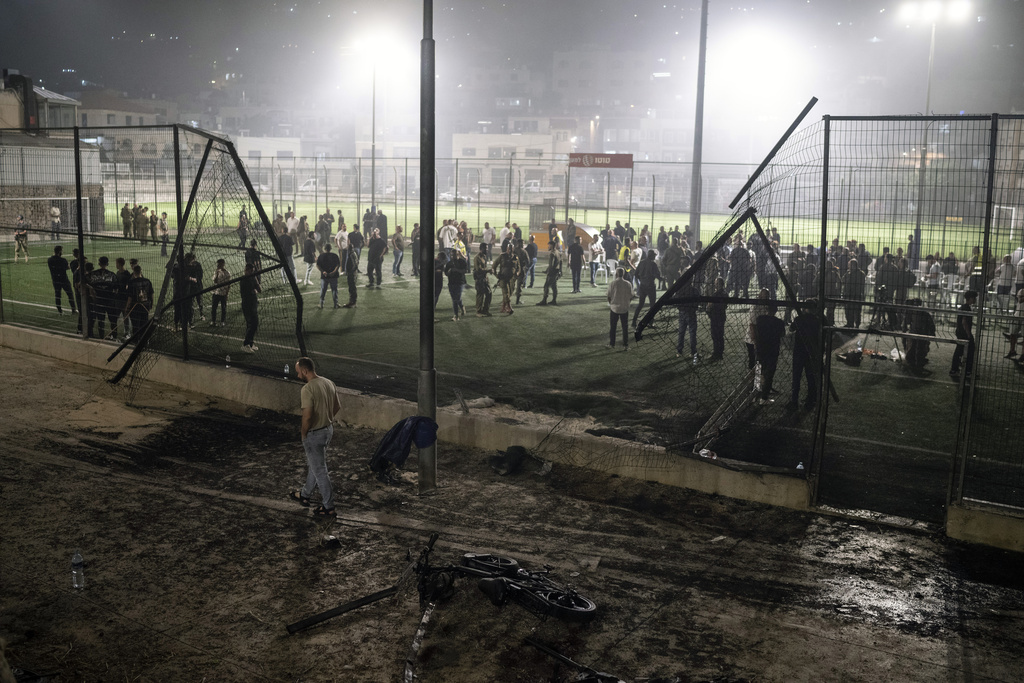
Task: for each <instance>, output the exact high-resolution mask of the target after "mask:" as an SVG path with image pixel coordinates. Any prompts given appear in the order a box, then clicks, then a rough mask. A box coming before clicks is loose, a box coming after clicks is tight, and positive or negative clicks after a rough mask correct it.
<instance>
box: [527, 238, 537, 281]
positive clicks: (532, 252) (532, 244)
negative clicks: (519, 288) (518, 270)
mask: <svg viewBox="0 0 1024 683" xmlns="http://www.w3.org/2000/svg"><path fill="white" fill-rule="evenodd" d="M523 248H524V249H525V250H526V256H527V257H528V258H529V259H530V272H529V276H530V284H529V285H527V289H530V288H532V287H533V282H534V277H535V276H536V273H537V251H538V247H537V241H536V240H535V239H534V238H533V235H530V239H529V241H528V242H527V243H526V246H525V247H523Z"/></svg>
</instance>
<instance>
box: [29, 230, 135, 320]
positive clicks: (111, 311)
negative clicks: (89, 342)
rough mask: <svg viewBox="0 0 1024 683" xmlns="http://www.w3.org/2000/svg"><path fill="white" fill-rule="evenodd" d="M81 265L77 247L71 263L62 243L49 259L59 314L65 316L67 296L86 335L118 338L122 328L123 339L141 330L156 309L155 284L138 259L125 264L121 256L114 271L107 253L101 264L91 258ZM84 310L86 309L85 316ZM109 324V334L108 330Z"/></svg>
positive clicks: (55, 302) (48, 265)
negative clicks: (110, 266) (154, 300)
mask: <svg viewBox="0 0 1024 683" xmlns="http://www.w3.org/2000/svg"><path fill="white" fill-rule="evenodd" d="M81 264H82V260H81V259H80V254H79V251H78V249H75V250H74V252H73V259H72V260H71V261H70V262H69V261H68V259H66V258H64V248H63V247H62V246H61V245H59V244H58V245H57V246H55V247H54V248H53V255H52V256H50V257H49V258H48V259H47V262H46V265H47V267H48V269H49V271H50V280H51V283H52V284H53V294H54V304H55V306H56V308H57V314H58V315H64V309H63V301H64V298H65V297H67V301H68V305H69V307H70V308H71V315H77V316H78V331H79V332H82V331H83V329H84V331H85V333H86V336H87V337H97V338H106V339H113V340H116V339H118V338H119V335H118V330H119V329H120V330H121V333H122V334H121V338H122V339H126V338H127V337H129V336H131V334H132V331H135V330H141V329H142V328H143V326H144V325H145V324H146V322H147V321H148V320H149V316H150V312H151V311H152V309H153V283H152V282H150V281H149V279H148V278H146V277H145V276H144V275H143V274H142V266H140V265H139V263H138V260H137V259H134V258H133V259H131V260H130V261H129V262H128V263H127V265H126V263H125V260H124V259H123V258H120V257H118V258H117V259H115V261H114V265H115V270H110V269H109V267H108V266H109V265H110V259H109V258H108V257H107V256H100V257H99V259H97V264H98V267H96V266H94V265H93V263H92V261H89V260H85V261H84V266H83V265H81ZM69 273H70V277H69ZM83 311H87V314H86V315H85V317H84V319H83ZM107 323H109V325H110V332H109V334H107V333H106V332H105V329H106V325H107Z"/></svg>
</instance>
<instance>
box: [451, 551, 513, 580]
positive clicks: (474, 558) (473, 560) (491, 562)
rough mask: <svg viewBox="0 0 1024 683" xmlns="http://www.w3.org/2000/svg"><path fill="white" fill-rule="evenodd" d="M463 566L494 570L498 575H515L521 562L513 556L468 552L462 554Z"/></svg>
mask: <svg viewBox="0 0 1024 683" xmlns="http://www.w3.org/2000/svg"><path fill="white" fill-rule="evenodd" d="M462 566H464V567H470V568H472V569H480V570H482V571H485V572H493V573H494V574H495V575H496V576H515V574H516V572H518V571H519V563H518V562H516V561H515V560H513V559H512V558H511V557H501V556H499V555H477V554H475V553H466V554H465V555H463V556H462Z"/></svg>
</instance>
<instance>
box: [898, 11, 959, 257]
mask: <svg viewBox="0 0 1024 683" xmlns="http://www.w3.org/2000/svg"><path fill="white" fill-rule="evenodd" d="M970 12H971V3H970V2H968V1H967V0H946V1H945V2H943V0H927V2H924V3H921V4H919V3H916V2H914V3H907V4H906V5H904V6H903V7H902V8H901V11H900V19H901V20H902V21H904V22H906V23H907V27H908V28H909V27H910V24H911V23H915V22H918V21H920V22H921V23H928V24H931V29H932V31H931V33H932V35H931V42H930V43H929V45H928V81H927V86H926V89H925V96H924V115H925V116H929V115H930V114H931V106H932V73H933V72H934V70H935V25H936V24H938V23H939V21H941V20H943V19H946V20H947V21H950V22H954V21H962V20H964V19H966V18H967V17H968V15H969V14H970ZM929 125H930V124H925V127H924V140H923V144H922V145H921V162H920V167H919V168H920V171H919V172H918V185H917V197H918V202H917V211H916V212H915V213H916V215H915V218H914V241H915V242H916V243H917V244H918V245H920V244H921V215H922V214H923V213H924V205H923V202H922V199H923V197H924V184H925V174H926V172H927V168H928V126H929ZM918 248H920V247H918ZM916 265H917V264H914V263H912V264H911V268H915V267H916Z"/></svg>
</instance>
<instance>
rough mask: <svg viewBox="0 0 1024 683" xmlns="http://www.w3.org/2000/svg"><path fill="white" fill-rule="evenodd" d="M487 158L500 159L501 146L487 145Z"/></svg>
mask: <svg viewBox="0 0 1024 683" xmlns="http://www.w3.org/2000/svg"><path fill="white" fill-rule="evenodd" d="M487 158H488V159H500V158H501V147H488V148H487Z"/></svg>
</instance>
